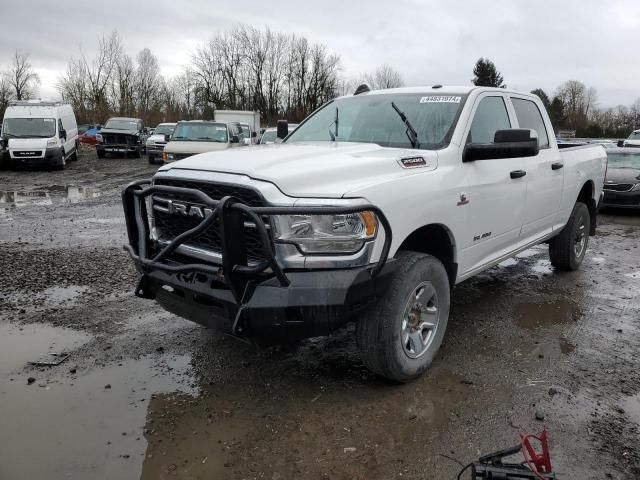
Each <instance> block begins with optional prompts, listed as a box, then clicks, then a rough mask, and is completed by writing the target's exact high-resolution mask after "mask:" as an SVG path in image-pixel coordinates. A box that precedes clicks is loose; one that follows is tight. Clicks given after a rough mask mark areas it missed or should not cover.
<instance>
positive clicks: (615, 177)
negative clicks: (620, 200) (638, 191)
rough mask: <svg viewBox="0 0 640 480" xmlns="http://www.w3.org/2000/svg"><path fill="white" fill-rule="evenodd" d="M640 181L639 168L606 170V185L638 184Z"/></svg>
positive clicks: (610, 168)
mask: <svg viewBox="0 0 640 480" xmlns="http://www.w3.org/2000/svg"><path fill="white" fill-rule="evenodd" d="M639 181H640V168H615V167H613V168H612V167H611V166H609V168H608V169H607V178H606V179H605V184H607V183H638V182H639Z"/></svg>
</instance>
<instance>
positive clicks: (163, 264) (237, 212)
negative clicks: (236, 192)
mask: <svg viewBox="0 0 640 480" xmlns="http://www.w3.org/2000/svg"><path fill="white" fill-rule="evenodd" d="M162 193H173V194H181V195H189V196H192V197H193V198H194V199H195V200H197V201H198V202H200V203H202V204H205V205H207V206H208V207H209V208H211V209H212V210H213V213H212V214H211V215H210V216H208V217H206V218H204V219H203V220H202V221H201V222H200V224H199V225H198V226H196V227H195V228H192V229H191V230H188V231H186V232H184V233H183V234H181V235H179V236H177V237H176V238H175V239H173V240H172V241H171V242H170V243H169V244H167V245H163V246H159V245H157V244H155V243H154V242H153V241H152V240H151V237H150V228H149V221H148V216H147V211H146V201H145V199H146V198H147V197H148V196H150V195H152V194H162ZM122 198H123V204H124V209H125V217H126V222H127V233H128V235H129V245H126V246H125V249H126V250H127V251H128V252H129V254H130V255H131V257H132V259H133V260H134V262H135V264H136V267H137V269H138V271H139V272H140V274H141V276H140V280H139V283H138V286H137V288H136V295H138V296H140V297H143V298H152V299H156V300H157V301H158V303H160V304H161V305H162V306H163V307H164V308H165V309H166V310H168V311H170V312H173V313H175V314H177V315H180V316H182V317H184V318H187V319H189V320H192V321H195V322H197V323H200V324H203V325H206V326H209V327H215V328H217V329H221V330H223V331H226V332H228V333H231V334H234V335H241V336H246V337H254V338H255V337H260V338H274V339H283V338H304V337H309V336H315V335H323V334H327V333H329V332H330V331H332V330H334V329H335V328H337V327H339V326H340V325H342V324H343V323H344V322H346V321H347V320H349V318H351V317H352V315H353V314H354V313H355V312H357V311H358V310H360V309H362V308H363V307H365V306H366V305H368V304H370V303H371V302H373V301H374V300H375V299H376V298H378V297H379V296H380V295H381V293H382V292H384V291H385V290H386V289H387V286H388V284H389V281H390V278H391V274H392V273H393V271H394V269H395V263H394V262H393V261H392V260H391V261H387V258H388V254H389V249H390V246H391V239H392V234H391V227H390V225H389V223H388V221H387V219H386V218H385V216H384V214H383V213H382V212H381V211H380V210H379V209H378V208H377V207H374V206H373V205H362V206H359V207H357V208H356V209H355V211H364V210H369V211H373V212H374V213H375V214H376V215H377V217H378V220H379V222H380V224H381V226H382V228H384V233H385V235H384V245H383V248H382V252H381V255H380V260H379V261H378V262H377V263H375V264H370V265H367V266H364V267H357V268H344V269H325V270H320V269H318V270H289V271H285V270H284V269H283V268H282V267H281V266H280V264H279V263H278V261H277V260H276V258H275V256H274V251H275V246H274V243H273V241H272V239H271V236H270V235H269V233H268V231H267V227H266V226H265V224H264V221H263V220H262V218H263V216H269V215H291V214H340V213H351V212H353V211H354V207H328V206H317V207H249V206H247V205H245V204H243V203H240V202H239V201H237V200H236V199H234V198H232V197H224V198H222V199H220V200H213V199H211V198H210V197H209V196H207V195H206V194H204V193H203V192H201V191H199V190H195V189H191V188H182V187H175V186H166V185H153V186H149V182H148V181H144V182H136V183H133V184H131V185H129V186H128V187H127V188H126V189H125V190H124V191H123V194H122ZM246 217H249V218H250V219H251V221H252V222H254V224H255V225H256V229H257V230H258V233H259V236H260V241H261V243H262V247H263V251H264V258H265V259H266V260H264V261H262V262H260V263H257V264H251V265H250V264H249V262H248V260H247V252H246V249H245V248H244V247H243V245H244V223H245V218H246ZM208 228H219V231H220V235H221V238H222V259H221V260H222V261H221V265H215V264H212V263H187V262H191V261H196V260H192V259H190V258H189V259H187V260H184V259H183V258H180V257H177V259H176V257H174V256H173V255H172V254H173V253H174V252H175V251H176V249H178V247H179V246H180V245H182V244H183V243H184V242H188V241H189V239H190V238H193V237H195V236H197V235H199V234H201V233H202V232H203V231H205V230H206V229H208Z"/></svg>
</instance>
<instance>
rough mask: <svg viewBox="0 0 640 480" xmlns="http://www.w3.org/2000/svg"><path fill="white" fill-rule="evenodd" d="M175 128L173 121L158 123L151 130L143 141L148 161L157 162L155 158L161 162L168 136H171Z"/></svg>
mask: <svg viewBox="0 0 640 480" xmlns="http://www.w3.org/2000/svg"><path fill="white" fill-rule="evenodd" d="M175 128H176V124H175V123H160V124H158V126H157V127H156V128H155V129H154V130H153V133H152V134H151V135H149V137H148V138H147V140H146V142H145V150H146V153H147V158H148V160H149V163H151V164H153V163H156V162H158V160H156V159H159V160H160V162H159V163H162V152H163V151H164V147H165V145H166V144H167V143H168V141H167V140H168V137H170V136H171V134H172V133H173V131H174V130H175Z"/></svg>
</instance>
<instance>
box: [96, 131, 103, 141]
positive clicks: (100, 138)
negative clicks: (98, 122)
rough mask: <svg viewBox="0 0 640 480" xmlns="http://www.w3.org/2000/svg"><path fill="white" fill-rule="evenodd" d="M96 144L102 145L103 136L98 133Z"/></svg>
mask: <svg viewBox="0 0 640 480" xmlns="http://www.w3.org/2000/svg"><path fill="white" fill-rule="evenodd" d="M96 142H99V143H102V135H100V134H99V133H96Z"/></svg>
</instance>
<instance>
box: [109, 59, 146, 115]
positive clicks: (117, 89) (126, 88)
mask: <svg viewBox="0 0 640 480" xmlns="http://www.w3.org/2000/svg"><path fill="white" fill-rule="evenodd" d="M138 94H139V85H138V83H137V78H136V69H135V67H134V66H133V61H132V60H131V57H130V56H129V55H126V54H122V55H120V56H119V58H118V60H117V61H116V66H115V70H114V73H113V81H112V82H111V109H112V110H113V111H116V112H118V114H119V115H122V116H133V115H135V114H136V96H137V95H138Z"/></svg>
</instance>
